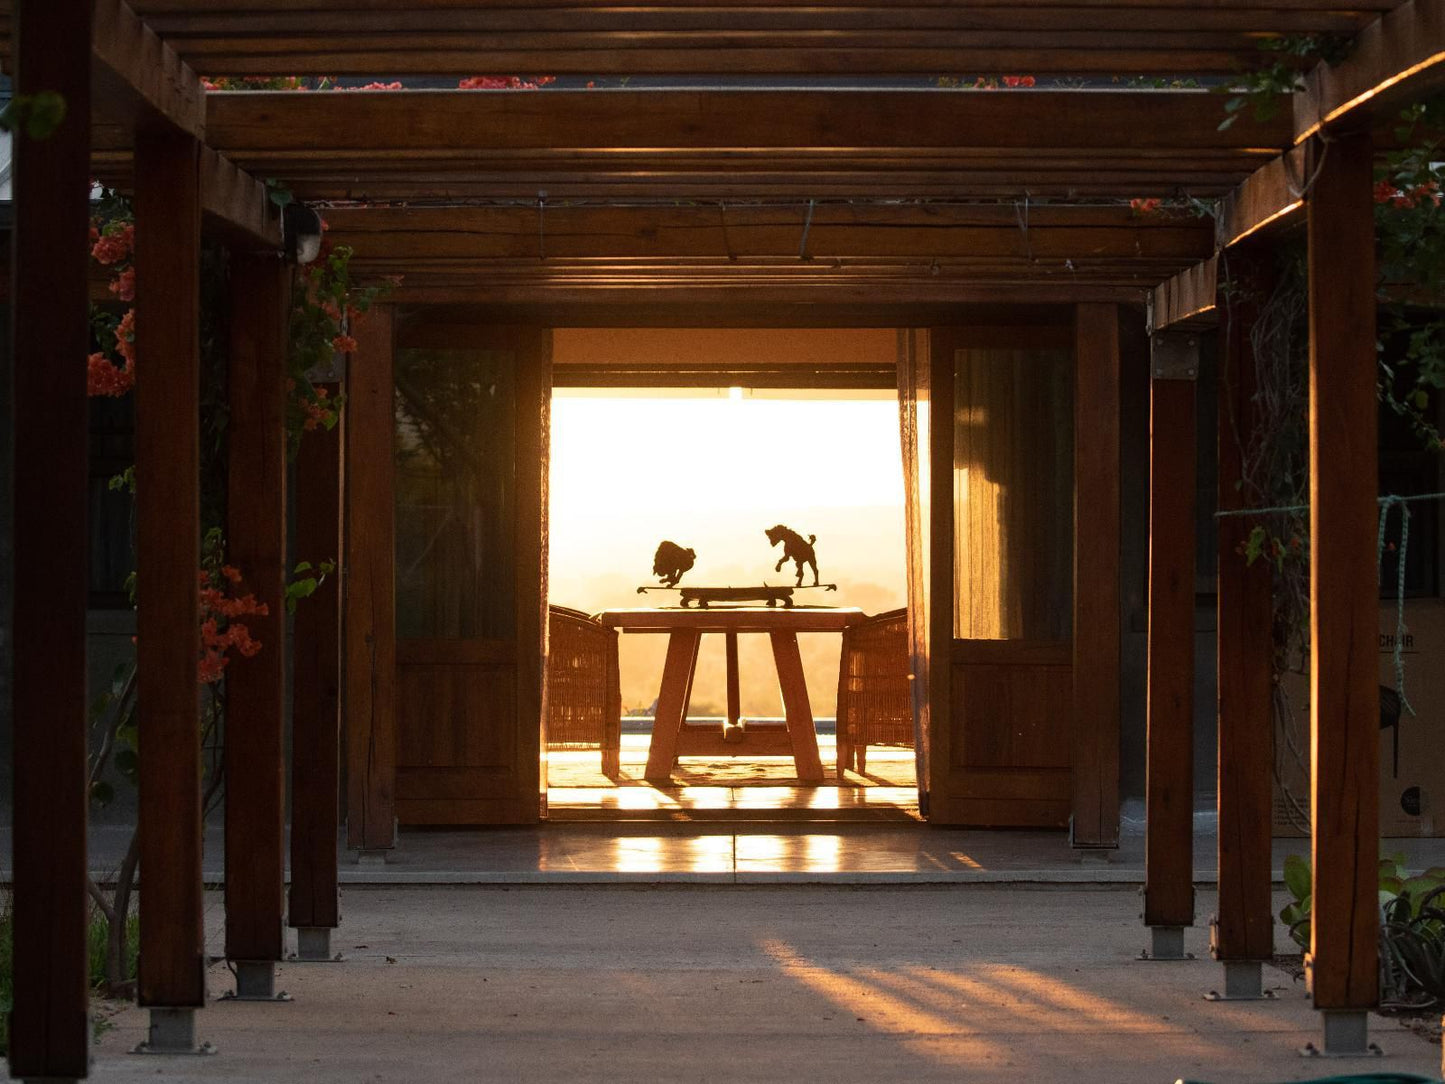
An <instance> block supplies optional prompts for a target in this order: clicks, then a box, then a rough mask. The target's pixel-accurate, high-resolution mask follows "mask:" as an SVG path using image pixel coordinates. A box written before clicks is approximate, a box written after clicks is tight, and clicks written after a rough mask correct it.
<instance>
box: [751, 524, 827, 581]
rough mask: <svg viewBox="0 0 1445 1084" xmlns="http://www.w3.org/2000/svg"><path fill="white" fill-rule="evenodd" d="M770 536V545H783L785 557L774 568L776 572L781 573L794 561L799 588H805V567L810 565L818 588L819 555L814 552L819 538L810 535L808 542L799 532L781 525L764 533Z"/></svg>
mask: <svg viewBox="0 0 1445 1084" xmlns="http://www.w3.org/2000/svg"><path fill="white" fill-rule="evenodd" d="M763 533H764V534H766V535H767V536H768V545H770V546H776V545H777V544H778V543H779V542H781V543H782V544H783V556H782V557H780V558H779V559H778V563H777V564H776V565H774V566H773V571H774V572H781V571H782V570H783V566H784V565H785V564H787V563H788V562H789V561H792V562H793V564H794V565H796V566H797V569H798V586H799V587H802V586H803V566H804V565H809V566H811V567H812V569H813V586H814V587H817V586H818V555H817V554H816V553H814V552H813V543H814V542H816V541H818V536H817V535H815V534H810V535H809V536H808V538H807V541H804V540H803V536H802V535H800V534H798V532H797V531H793V530H789V529H788V528H787V527H784V526H783V525H782V524H781V523H779V524H778V525H777V526H775V527H769V528H768V529H767V530H766V531H764V532H763Z"/></svg>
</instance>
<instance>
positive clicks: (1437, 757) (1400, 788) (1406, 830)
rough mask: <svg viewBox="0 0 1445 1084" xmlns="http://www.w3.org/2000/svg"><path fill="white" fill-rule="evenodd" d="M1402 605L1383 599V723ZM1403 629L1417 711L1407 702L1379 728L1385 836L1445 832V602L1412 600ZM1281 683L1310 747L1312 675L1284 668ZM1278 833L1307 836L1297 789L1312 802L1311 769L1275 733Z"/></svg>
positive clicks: (1408, 683)
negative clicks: (1297, 807)
mask: <svg viewBox="0 0 1445 1084" xmlns="http://www.w3.org/2000/svg"><path fill="white" fill-rule="evenodd" d="M1396 619H1397V603H1395V602H1394V601H1389V602H1386V601H1383V600H1382V601H1381V603H1380V641H1379V642H1380V685H1381V690H1382V691H1381V702H1382V708H1383V709H1384V710H1382V712H1381V715H1382V723H1388V722H1389V720H1390V719H1391V718H1392V717H1393V713H1392V712H1391V711H1390V710H1389V707H1390V701H1391V700H1392V697H1391V695H1390V692H1386V691H1385V690H1390V691H1391V692H1393V691H1394V690H1395V629H1396ZM1405 626H1406V631H1405V633H1404V636H1403V638H1402V640H1401V645H1402V651H1401V654H1402V656H1403V659H1404V664H1405V698H1406V699H1407V700H1408V701H1409V703H1410V706H1411V707H1413V708H1414V714H1413V715H1412V714H1411V713H1410V711H1409V710H1408V709H1406V708H1404V707H1403V706H1402V707H1401V709H1400V711H1399V715H1398V721H1397V722H1396V723H1395V724H1394V725H1384V726H1382V727H1381V729H1380V835H1381V836H1385V837H1392V836H1393V837H1401V836H1445V600H1441V599H1409V600H1406V602H1405ZM1282 685H1283V687H1284V691H1285V693H1286V695H1287V696H1288V700H1289V704H1290V707H1291V710H1292V712H1293V715H1294V718H1295V726H1296V733H1297V734H1298V735H1299V736H1300V740H1301V741H1302V742H1303V745H1302V748H1303V749H1304V751H1305V755H1306V756H1307V755H1308V751H1309V709H1310V705H1309V677H1308V675H1305V674H1287V675H1285V677H1284V679H1283V681H1282ZM1275 745H1276V749H1275V776H1276V778H1275V795H1274V833H1275V835H1277V836H1302V835H1308V834H1309V833H1308V830H1307V829H1302V828H1301V826H1300V825H1299V824H1298V823H1297V821H1298V819H1299V818H1298V815H1297V814H1296V813H1295V812H1294V803H1292V802H1290V801H1289V799H1288V797H1287V795H1286V787H1287V788H1288V793H1289V794H1291V795H1293V796H1294V797H1295V799H1296V800H1297V802H1298V803H1299V804H1300V805H1302V806H1303V807H1305V808H1308V803H1309V780H1308V775H1307V772H1306V770H1305V769H1304V768H1303V767H1302V766H1301V765H1299V764H1298V763H1297V762H1295V760H1294V758H1293V757H1292V756H1291V755H1290V754H1289V753H1288V751H1287V750H1286V748H1285V747H1284V745H1283V744H1282V739H1281V736H1280V734H1279V728H1278V724H1276V733H1275Z"/></svg>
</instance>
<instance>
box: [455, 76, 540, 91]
mask: <svg viewBox="0 0 1445 1084" xmlns="http://www.w3.org/2000/svg"><path fill="white" fill-rule="evenodd" d="M556 81H557V77H556V76H555V75H539V76H537V78H536V79H523V78H522V77H521V76H520V75H469V76H467V78H465V79H463V80H461V81H460V82H459V83H457V89H458V90H537V89H538V88H539V87H545V86H547V85H548V84H550V83H555V82H556Z"/></svg>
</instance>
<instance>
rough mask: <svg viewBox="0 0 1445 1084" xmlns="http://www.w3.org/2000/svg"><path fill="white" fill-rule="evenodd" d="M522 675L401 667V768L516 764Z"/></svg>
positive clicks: (457, 668) (496, 669)
mask: <svg viewBox="0 0 1445 1084" xmlns="http://www.w3.org/2000/svg"><path fill="white" fill-rule="evenodd" d="M516 680H517V679H516V674H515V672H514V671H513V670H512V668H511V667H509V666H507V667H483V666H456V665H443V666H431V665H420V666H419V665H415V664H411V665H401V666H398V667H397V694H398V695H397V721H398V731H399V734H398V749H397V767H398V768H411V767H453V766H455V767H468V768H483V767H498V768H500V767H506V766H508V765H510V764H512V763H514V761H515V759H516V752H517V742H516V726H515V714H516V706H515V704H516V695H515V693H516Z"/></svg>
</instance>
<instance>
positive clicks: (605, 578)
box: [546, 329, 917, 819]
mask: <svg viewBox="0 0 1445 1084" xmlns="http://www.w3.org/2000/svg"><path fill="white" fill-rule="evenodd" d="M747 334H748V336H749V339H748V343H749V345H747V346H740V345H739V344H740V342H741V340H739V338H738V337H737V335H736V333H718V332H705V331H695V332H691V333H681V332H678V331H677V330H671V331H668V332H666V333H664V334H663V335H662V336H660V337H659V338H656V339H651V340H649V338H648V337H646V336H637V337H634V338H633V339H631V340H630V351H631V352H630V353H629V354H628V356H627V359H626V364H625V365H620V364H618V360H617V358H616V355H615V351H616V350H617V349H618V333H617V332H615V331H612V332H607V333H604V334H601V335H592V336H589V334H588V332H587V330H585V329H579V330H577V331H575V332H570V333H567V334H565V335H559V336H558V338H557V340H556V341H555V343H554V351H555V363H556V365H555V369H554V372H555V374H556V376H555V380H556V384H557V386H556V387H555V388H554V392H553V397H552V415H551V421H552V424H551V455H550V470H549V474H550V485H549V504H550V512H549V517H548V519H549V528H548V534H549V538H550V559H549V574H548V596H549V601H550V602H551V604H552V606H553V615H552V622H553V625H552V627H553V640H554V643H553V666H554V671H553V673H554V680H561V681H562V682H564V684H565V682H566V681H568V680H569V677H568V673H567V663H566V662H565V660H564V658H563V656H565V655H566V654H567V653H568V652H569V651H571V650H573V648H572V646H571V645H570V643H569V642H568V641H567V639H566V638H567V637H570V636H572V635H574V634H575V632H576V630H577V629H578V628H580V627H582V623H583V622H587V621H595V619H596V618H597V616H598V615H600V616H601V617H602V621H603V623H604V624H609V625H615V624H619V623H620V624H623V625H624V626H626V625H627V624H628V622H627V621H626V620H624V619H622V618H619V617H618V616H617V615H618V614H621V613H623V612H625V611H631V610H637V609H644V610H649V611H650V610H660V611H668V610H670V611H679V610H682V611H684V620H687V621H689V622H695V621H696V620H697V619H698V617H699V609H700V606H699V603H698V602H697V601H696V600H689V604H688V605H687V606H686V607H682V606H680V605H679V604H680V602H682V601H683V600H682V598H681V594H680V590H679V589H680V588H697V587H724V586H726V587H742V586H762V585H767V586H770V587H793V586H795V585H796V581H797V573H796V571H795V565H794V563H793V562H791V561H789V562H788V563H786V564H785V565H784V567H783V568H782V569H781V570H779V569H778V562H779V560H780V559H783V557H784V554H783V549H784V548H785V543H784V544H780V545H778V546H776V547H775V546H772V545H770V542H769V538H768V537H767V535H766V534H765V530H766V529H767V528H770V527H773V526H775V525H778V524H783V525H786V526H788V527H790V528H792V529H793V530H794V531H796V532H797V533H798V534H799V535H800V536H801V537H802V538H803V539H808V538H812V539H813V542H812V547H813V549H814V550H815V552H816V558H817V566H818V580H819V582H820V583H821V584H822V585H824V586H822V587H819V588H816V589H815V588H813V587H812V584H813V582H814V576H813V569H812V568H811V567H807V568H805V569H804V573H803V584H804V587H803V589H802V590H798V591H795V593H794V595H793V597H792V598H791V599H784V598H778V599H775V600H774V609H776V610H783V609H786V608H787V605H788V603H789V602H791V603H792V604H793V608H794V609H795V610H803V609H807V610H810V611H811V610H814V609H818V610H823V609H826V610H828V611H834V610H836V611H845V612H847V613H849V614H852V613H854V612H856V613H857V614H858V618H857V620H858V621H859V622H860V625H859V630H858V631H855V632H853V633H844V634H842V635H840V632H841V631H842V630H841V627H839V628H837V629H830V630H829V631H817V632H806V631H803V632H799V633H798V634H797V636H796V642H797V645H798V648H797V658H798V660H799V662H800V663H801V671H802V678H803V683H804V684H805V696H806V707H807V708H808V711H809V713H810V714H811V722H812V724H813V729H814V731H815V733H816V735H817V749H818V757H819V760H820V762H821V769H822V772H821V778H819V777H818V776H816V775H814V776H812V777H809V775H808V773H807V771H806V770H805V767H804V765H803V761H802V760H801V759H800V758H799V757H797V756H795V755H793V753H794V750H793V749H792V748H790V747H789V745H788V744H787V741H786V740H785V738H784V737H783V735H785V734H786V732H787V729H788V727H789V725H792V723H785V719H787V718H789V717H790V716H791V715H795V714H796V711H795V709H796V708H797V705H796V703H794V702H792V701H789V702H787V703H785V701H786V700H788V697H787V686H788V674H787V672H786V671H787V669H788V663H787V661H786V658H785V656H784V655H782V654H779V653H778V650H779V649H778V644H777V642H776V636H770V635H768V634H766V633H759V634H748V631H745V632H744V633H742V634H738V635H735V636H729V635H726V634H709V633H717V632H719V631H720V630H719V629H718V628H708V630H707V631H706V632H704V633H703V634H701V635H700V636H699V638H698V641H697V642H696V644H695V647H694V649H693V650H694V659H695V663H694V665H693V668H692V670H691V675H692V676H691V680H690V683H689V686H688V688H687V690H686V693H685V694H684V699H685V709H684V718H685V722H684V723H683V726H682V729H681V731H680V733H681V734H682V735H683V737H682V738H681V739H680V741H681V744H680V745H679V746H678V749H679V755H678V756H677V758H676V760H675V761H672V762H671V764H670V770H666V769H664V770H663V772H662V773H661V774H659V772H658V768H657V764H658V761H657V756H658V755H659V754H658V752H657V746H658V742H657V740H656V739H655V734H656V731H657V728H658V719H659V716H660V715H662V716H666V715H667V707H668V706H667V704H666V703H665V702H664V703H661V704H660V701H666V699H667V695H668V693H667V685H666V678H665V674H666V672H668V671H669V667H670V666H671V665H672V660H671V658H670V652H675V651H676V641H677V636H676V635H671V636H669V635H640V634H636V633H637V632H641V631H643V630H641V629H637V628H636V627H635V624H634V626H633V627H632V628H631V630H628V629H626V628H624V631H623V634H622V635H621V636H619V637H617V639H616V641H615V642H616V645H617V646H616V649H615V663H613V664H611V665H613V666H615V671H614V672H615V679H614V680H615V682H616V688H615V690H614V691H613V693H612V699H611V701H610V702H611V703H613V704H614V707H613V709H611V710H613V711H616V712H617V713H618V714H619V716H620V718H619V719H618V723H617V731H616V734H615V736H613V737H612V738H611V739H610V741H611V743H613V744H614V745H615V756H614V759H613V761H612V762H611V763H609V758H608V746H609V739H608V738H607V737H601V738H598V737H596V736H594V735H589V734H587V733H585V732H583V731H581V730H569V728H568V724H567V722H566V720H565V718H564V717H565V716H566V705H565V704H564V703H563V701H564V700H565V699H566V698H567V697H568V696H569V695H570V694H569V693H568V691H567V689H566V688H565V687H558V686H554V688H557V689H558V691H557V692H556V694H555V695H554V696H553V701H554V702H553V705H552V708H553V710H552V711H551V713H550V714H551V717H552V718H553V719H554V720H555V725H553V726H552V727H551V728H550V730H549V734H548V746H547V750H546V770H547V786H548V808H549V812H550V816H552V817H553V818H561V819H566V818H568V817H578V818H586V817H601V818H608V817H619V818H622V817H649V816H659V817H689V818H692V817H705V816H707V815H709V814H713V815H717V816H727V817H736V816H738V815H754V816H771V815H779V814H788V815H795V816H798V817H801V818H812V817H817V818H818V819H836V818H839V817H846V816H850V815H851V816H859V817H862V818H872V817H875V816H890V815H891V816H913V815H916V810H917V790H916V777H915V769H914V755H915V754H914V750H913V733H912V712H911V711H907V712H905V713H903V714H902V717H901V719H900V721H899V723H898V725H896V726H895V727H893V728H892V729H891V730H887V729H880V727H879V726H877V725H875V726H874V727H873V728H872V731H871V732H869V733H868V734H865V733H864V732H862V731H861V730H859V729H858V728H857V727H856V726H855V727H849V726H848V725H847V724H846V723H845V724H844V733H843V735H842V740H841V741H840V724H839V719H838V715H839V712H838V705H839V693H840V680H839V679H840V660H841V657H842V655H843V653H844V637H845V636H847V637H848V638H849V639H848V642H849V645H850V646H849V648H848V650H849V651H850V652H851V655H850V658H851V659H852V660H853V666H852V669H853V670H854V671H855V672H856V671H857V670H858V669H859V666H860V663H859V658H858V656H859V653H860V652H866V651H872V652H874V653H875V654H876V653H877V651H878V650H879V649H878V647H877V646H876V644H874V642H873V640H870V639H869V638H868V637H867V636H861V635H860V634H859V633H860V632H861V628H862V625H861V621H862V618H863V617H864V616H866V617H869V618H876V617H877V616H878V615H883V614H887V613H890V612H895V613H896V612H899V611H901V610H902V608H903V606H904V604H905V599H906V595H907V591H906V564H905V542H904V513H903V502H904V495H903V474H902V467H901V452H900V443H899V428H898V406H897V398H896V392H895V391H894V389H893V388H892V387H891V386H888V385H889V383H890V378H891V373H890V368H891V363H892V361H893V353H892V352H893V347H894V340H893V333H892V332H891V331H888V332H884V333H878V332H868V331H838V332H827V333H826V335H827V337H828V338H829V339H830V340H835V341H834V342H833V343H832V345H831V346H825V344H823V343H822V342H821V341H820V339H819V337H818V336H819V334H820V333H817V332H788V331H773V332H769V333H759V332H756V331H754V332H749V333H747ZM850 337H851V339H850ZM608 352H613V353H610V354H608ZM824 352H826V356H827V358H828V359H829V361H828V365H827V366H826V372H823V369H824V368H825V367H821V366H819V365H817V364H812V363H810V362H809V359H810V358H818V357H821V356H823V353H824ZM603 354H608V356H605V357H604V356H601V355H603ZM874 354H877V355H878V356H877V357H873V355H874ZM721 355H726V356H725V357H724V356H721ZM609 363H610V365H609ZM709 363H711V364H709ZM850 366H851V367H852V368H851V369H850V368H849V367H850ZM684 369H685V370H686V371H685V372H683V371H682V370H684ZM865 370H866V373H867V374H868V375H864V373H865ZM601 372H607V373H608V374H609V375H608V377H607V378H606V379H605V380H604V379H599V378H598V377H597V376H596V375H595V374H597V373H601ZM629 373H630V374H631V375H632V376H633V377H634V381H633V382H632V383H633V386H625V377H626V376H627V375H628V374H629ZM820 373H822V375H820ZM588 374H592V375H588ZM840 374H842V375H840ZM644 381H645V382H646V384H647V385H648V386H637V384H638V383H642V382H644ZM728 381H737V383H728ZM603 383H610V384H611V385H612V386H605V387H604V386H598V385H600V384H603ZM755 384H763V385H766V386H761V387H759V386H752V385H755ZM840 384H841V385H844V386H841V387H840V386H838V385H840ZM669 385H670V386H669ZM818 385H824V386H818ZM827 385H832V386H827ZM847 385H853V386H847ZM870 385H871V386H870ZM664 540H666V541H669V542H673V543H676V544H677V546H679V547H680V548H681V549H683V550H689V549H690V550H692V551H693V554H692V556H691V558H690V560H691V564H692V567H690V568H688V569H686V571H684V572H683V574H682V577H681V578H680V579H679V580H678V581H677V584H676V588H678V589H673V590H668V589H666V588H665V587H664V585H663V584H661V583H660V582H659V579H660V578H659V576H657V575H655V574H654V572H653V564H654V556H655V551H656V550H657V548H658V545H659V543H661V542H663V541H664ZM829 584H835V585H836V589H835V590H828V589H827V587H826V585H829ZM640 587H647V588H648V589H649V590H648V591H647V592H646V593H639V591H638V589H639V588H640ZM732 605H734V606H737V607H740V608H743V609H757V610H763V609H767V607H765V606H764V605H763V600H762V599H754V600H751V601H748V600H741V601H738V602H736V603H733V604H732ZM728 606H729V604H728V603H727V602H722V601H716V600H714V601H712V602H710V603H709V607H708V609H709V612H710V613H714V614H716V613H720V612H722V611H723V609H724V608H725V607H728ZM559 608H563V609H559ZM564 609H565V610H570V611H574V613H572V614H567V613H565V612H563V610H564ZM663 616H664V618H666V617H667V615H666V614H664V615H663ZM763 616H764V617H765V618H768V619H769V620H771V619H772V617H771V615H768V614H764V615H763ZM826 619H827V618H826V616H825V620H826ZM848 620H850V621H851V620H854V619H853V618H851V617H850V618H848ZM569 622H571V623H570V624H569ZM896 624H897V628H898V629H899V633H900V636H901V635H902V634H903V633H902V629H903V620H902V617H901V614H900V615H899V617H898V619H897V622H896ZM584 631H585V629H584ZM647 631H662V629H660V628H659V629H649V630H647ZM750 631H752V632H759V630H757V629H751V628H750ZM604 638H605V633H604ZM874 639H875V640H876V637H875V638H874ZM730 641H731V643H730ZM880 642H881V641H880ZM730 654H731V655H732V658H731V661H730V659H729V655H730ZM899 658H900V659H903V660H904V661H903V662H902V664H901V669H900V672H899V674H898V676H897V679H896V680H897V682H898V683H900V689H901V693H902V695H901V696H900V697H899V699H900V702H906V681H907V679H906V659H905V658H904V655H903V654H901V653H900V655H899ZM867 663H868V665H873V666H875V667H876V666H877V665H878V664H877V663H876V662H875V661H873V658H872V656H869V659H868V660H867ZM603 665H604V666H607V665H608V663H607V662H606V660H605V659H604V660H603ZM845 676H846V675H845ZM886 680H887V679H886V678H885V677H884V676H883V674H882V672H881V671H879V673H878V674H877V675H876V676H875V677H874V678H873V679H872V680H869V681H867V682H866V683H865V684H866V685H867V687H868V689H869V690H870V691H875V690H876V689H878V688H880V687H881V683H883V682H886ZM730 685H731V687H730ZM858 686H859V682H858V681H857V680H856V679H855V680H854V681H853V683H852V689H853V692H852V693H849V692H847V691H845V692H844V698H845V700H846V699H848V698H849V697H850V696H851V697H852V699H851V700H849V701H848V702H849V703H853V704H855V705H856V703H857V695H856V693H857V689H858ZM660 708H661V711H660V710H659V709H660ZM875 714H876V713H875ZM729 716H736V717H739V718H734V719H732V720H730V719H729ZM795 721H796V720H795V719H794V720H793V722H794V723H795ZM732 723H740V724H741V725H740V730H741V731H742V733H740V732H739V731H738V730H734V729H732V727H731V724H732ZM727 734H731V735H732V738H734V739H736V744H732V742H731V741H719V740H717V738H714V737H710V735H716V736H718V737H721V736H723V735H727ZM780 741H781V742H782V744H781V745H780V744H779V742H780ZM865 742H867V743H869V744H864V743H865ZM860 746H861V748H860ZM649 754H651V755H652V763H651V764H649ZM840 757H841V759H842V760H843V761H844V763H843V764H842V766H841V770H840V765H839V761H840ZM669 759H670V758H669Z"/></svg>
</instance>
